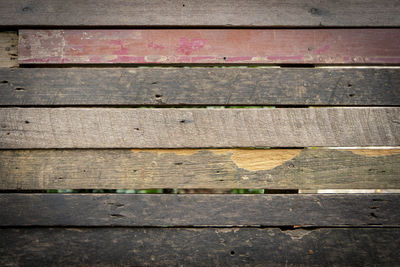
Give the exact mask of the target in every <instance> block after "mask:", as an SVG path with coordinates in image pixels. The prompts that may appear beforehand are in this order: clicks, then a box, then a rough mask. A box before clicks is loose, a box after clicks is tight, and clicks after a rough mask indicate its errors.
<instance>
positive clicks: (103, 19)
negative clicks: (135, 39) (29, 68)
mask: <svg viewBox="0 0 400 267" xmlns="http://www.w3.org/2000/svg"><path fill="white" fill-rule="evenodd" d="M399 6H400V5H399V1H398V0H386V1H384V3H382V2H381V1H378V0H363V1H359V0H339V1H329V0H322V1H314V2H310V1H307V0H296V1H284V2H282V1H277V0H274V1H269V0H268V1H267V0H235V1H229V0H220V1H218V2H216V1H212V0H186V1H183V2H182V1H176V0H172V1H167V2H163V1H145V0H133V1H132V0H120V1H116V2H115V3H114V2H113V4H112V5H111V4H110V3H109V2H108V1H104V0H103V1H99V0H86V1H79V0H69V1H68V5H65V2H64V1H62V0H36V1H34V2H32V1H31V2H26V1H23V0H13V1H9V2H7V1H1V2H0V15H1V16H0V25H3V26H80V27H82V26H146V27H147V26H225V27H231V26H283V27H304V26H307V27H309V26H311V27H321V26H340V27H343V26H373V27H378V26H399V25H400V19H399V16H398V14H399V13H400V7H399Z"/></svg>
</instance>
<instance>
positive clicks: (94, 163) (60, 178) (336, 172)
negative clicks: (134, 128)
mask: <svg viewBox="0 0 400 267" xmlns="http://www.w3.org/2000/svg"><path fill="white" fill-rule="evenodd" d="M399 165H400V150H399V149H370V150H363V149H361V150H360V149H359V150H341V149H115V150H110V149H107V150H100V149H96V150H82V149H74V150H0V189H3V190H18V189H20V190H21V189H23V190H29V189H85V188H86V189H89V188H91V189H123V188H125V189H129V188H135V189H149V188H188V189H191V188H208V189H217V188H219V189H232V188H261V189H348V188H353V189H357V188H358V189H368V188H372V189H375V188H381V189H383V188H400V180H399V177H400V169H399V168H398V166H399Z"/></svg>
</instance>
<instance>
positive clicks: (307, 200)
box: [0, 193, 400, 227]
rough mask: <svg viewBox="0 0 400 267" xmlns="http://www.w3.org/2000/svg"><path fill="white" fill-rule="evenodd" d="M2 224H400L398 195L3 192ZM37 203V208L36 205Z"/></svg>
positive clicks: (399, 197)
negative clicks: (397, 210)
mask: <svg viewBox="0 0 400 267" xmlns="http://www.w3.org/2000/svg"><path fill="white" fill-rule="evenodd" d="M0 202H1V203H2V205H1V206H0V214H1V218H0V226H157V227H160V226H174V227H175V226H186V227H187V226H192V225H196V226H215V225H218V226H260V225H261V226H281V225H296V226H304V225H306V226H325V227H326V226H344V225H346V226H370V225H384V226H396V227H400V214H399V213H398V212H393V211H394V210H396V209H397V208H398V207H399V205H400V194H343V195H340V194H327V195H323V194H319V195H318V194H317V195H314V194H295V195H290V194H289V195H264V194H260V195H231V194H222V195H218V194H217V195H207V194H200V195H193V194H188V195H185V194H183V195H179V194H160V195H147V194H16V193H11V194H0ZM32 207H34V208H32Z"/></svg>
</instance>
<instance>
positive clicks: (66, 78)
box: [0, 68, 400, 106]
mask: <svg viewBox="0 0 400 267" xmlns="http://www.w3.org/2000/svg"><path fill="white" fill-rule="evenodd" d="M0 77H1V78H0V79H1V80H2V82H1V83H0V88H1V89H0V105H6V106H10V105H19V106H23V105H47V106H49V105H54V106H56V105H152V106H165V105H399V103H400V90H399V88H400V69H390V68H385V69H375V68H371V69H347V68H346V69H310V68H304V69H297V68H282V69H279V68H213V69H210V68H104V69H103V68H19V69H7V68H3V69H1V68H0Z"/></svg>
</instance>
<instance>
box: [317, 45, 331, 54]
mask: <svg viewBox="0 0 400 267" xmlns="http://www.w3.org/2000/svg"><path fill="white" fill-rule="evenodd" d="M330 47H331V46H330V45H325V46H324V47H322V48H321V49H317V50H316V51H315V53H317V54H318V55H321V54H323V53H325V52H327V51H328V50H329V48H330Z"/></svg>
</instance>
